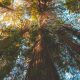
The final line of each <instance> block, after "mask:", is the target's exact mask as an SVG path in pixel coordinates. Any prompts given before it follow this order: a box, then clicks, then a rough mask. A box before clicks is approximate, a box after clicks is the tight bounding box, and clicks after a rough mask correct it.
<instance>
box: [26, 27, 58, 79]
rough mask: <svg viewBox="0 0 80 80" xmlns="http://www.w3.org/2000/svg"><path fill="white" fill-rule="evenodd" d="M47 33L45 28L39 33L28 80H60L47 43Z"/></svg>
mask: <svg viewBox="0 0 80 80" xmlns="http://www.w3.org/2000/svg"><path fill="white" fill-rule="evenodd" d="M46 40H47V39H46V31H45V29H44V28H42V29H40V30H39V31H38V35H37V37H36V43H35V46H34V48H33V57H32V60H31V62H30V64H29V69H28V75H27V77H26V79H27V80H59V75H58V73H57V70H56V67H55V66H54V64H53V62H52V59H51V57H50V55H51V52H52V51H51V49H50V48H51V47H49V46H48V44H49V43H47V42H46Z"/></svg>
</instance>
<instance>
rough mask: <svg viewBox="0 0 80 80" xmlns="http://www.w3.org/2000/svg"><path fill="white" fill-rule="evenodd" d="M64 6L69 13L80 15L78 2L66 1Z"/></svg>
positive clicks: (79, 0) (79, 2) (74, 0)
mask: <svg viewBox="0 0 80 80" xmlns="http://www.w3.org/2000/svg"><path fill="white" fill-rule="evenodd" d="M65 6H66V7H67V8H68V9H69V10H70V12H74V13H80V0H66V4H65Z"/></svg>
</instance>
